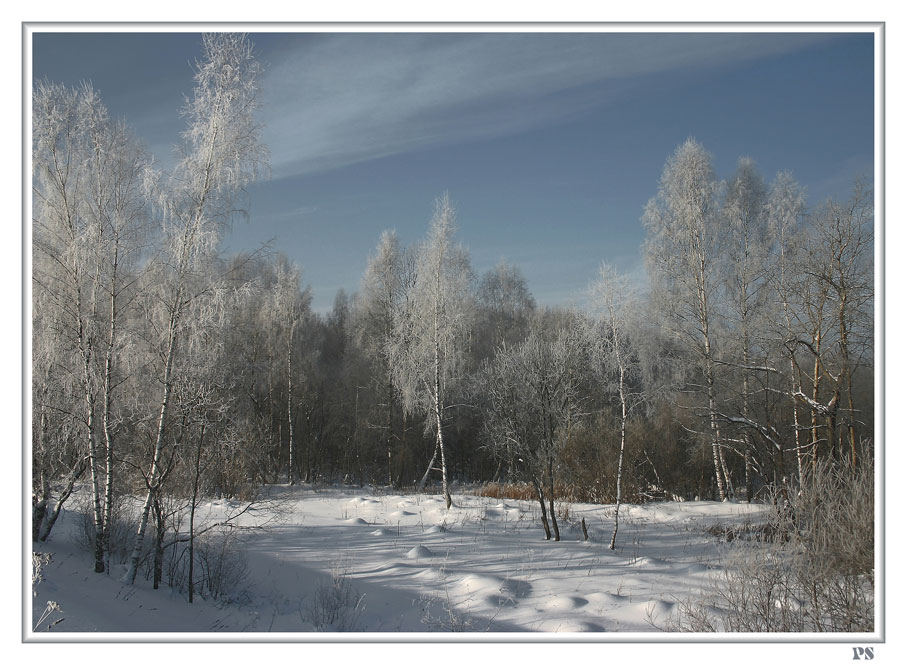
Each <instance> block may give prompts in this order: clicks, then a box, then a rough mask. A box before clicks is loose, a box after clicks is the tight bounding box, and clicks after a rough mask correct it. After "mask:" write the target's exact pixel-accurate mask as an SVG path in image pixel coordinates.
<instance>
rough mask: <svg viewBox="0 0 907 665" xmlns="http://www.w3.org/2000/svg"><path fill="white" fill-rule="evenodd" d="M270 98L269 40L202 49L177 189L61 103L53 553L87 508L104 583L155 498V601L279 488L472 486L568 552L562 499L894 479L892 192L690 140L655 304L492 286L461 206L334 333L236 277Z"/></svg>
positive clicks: (46, 118) (35, 481) (669, 170)
mask: <svg viewBox="0 0 907 665" xmlns="http://www.w3.org/2000/svg"><path fill="white" fill-rule="evenodd" d="M258 73H259V71H258V64H257V62H256V60H255V57H254V54H253V52H252V47H251V44H250V43H249V42H248V40H247V39H246V38H245V37H243V36H240V35H232V34H217V35H207V36H205V41H204V56H203V58H202V60H201V61H200V62H199V63H198V64H197V70H196V75H195V90H194V94H193V95H192V96H190V97H189V98H188V99H187V101H186V106H185V108H184V109H183V116H184V118H185V121H186V128H185V131H184V132H183V134H182V135H181V137H180V148H179V160H178V162H177V164H176V166H175V167H174V168H173V169H172V170H170V171H168V172H162V171H160V170H157V169H156V166H155V163H154V161H153V160H152V158H151V155H149V154H148V152H147V151H146V149H145V148H144V147H143V146H142V144H141V143H140V142H139V141H138V140H137V139H136V138H135V137H134V136H133V135H132V134H131V133H130V129H129V127H128V125H126V124H125V123H124V122H121V121H116V120H114V119H112V118H111V117H110V116H109V114H108V113H107V111H106V109H105V107H104V104H103V102H102V100H101V99H100V98H99V95H98V94H97V93H96V92H95V91H94V90H93V89H92V87H91V86H90V85H88V84H85V85H83V86H81V87H78V88H75V89H72V88H68V87H65V86H62V85H58V84H55V83H52V82H46V81H45V82H38V83H37V84H36V85H35V87H34V94H33V102H32V103H33V114H32V123H33V141H32V151H33V153H32V164H33V172H32V177H33V189H32V192H33V213H32V214H33V228H32V233H33V245H32V266H33V278H32V470H33V474H32V492H33V506H32V508H33V534H34V538H35V539H36V540H45V539H46V538H47V537H48V535H49V534H50V532H51V530H52V529H53V526H54V523H55V520H56V518H57V517H58V516H59V514H60V511H61V509H62V508H63V506H64V505H65V504H66V502H67V500H69V499H70V497H71V496H72V495H73V492H74V491H75V489H76V488H78V487H79V486H80V485H84V486H88V487H90V495H91V524H92V529H93V535H92V538H93V543H94V562H95V570H96V571H97V572H104V571H105V570H108V566H109V558H110V557H109V554H110V553H109V549H110V548H109V542H110V537H111V528H112V525H113V524H114V523H115V522H116V513H117V510H118V505H119V504H120V502H121V499H122V497H125V496H132V497H136V496H138V497H140V500H141V511H140V513H139V520H138V529H137V532H136V533H134V534H132V536H131V540H130V547H131V548H132V551H131V556H130V559H129V560H130V562H131V565H130V567H129V571H128V572H127V578H129V577H131V579H134V578H135V576H136V573H137V570H138V568H139V566H140V565H144V564H143V563H142V562H143V561H146V558H145V557H146V554H145V553H146V552H147V551H148V548H149V547H151V548H152V549H153V550H161V549H162V548H163V547H164V546H165V545H166V544H167V543H168V542H169V541H170V540H171V539H172V538H173V536H174V534H176V533H177V532H179V530H180V529H183V530H185V528H186V525H184V524H183V525H179V524H176V523H175V518H174V516H175V515H177V514H182V513H181V512H180V511H182V510H183V509H184V508H185V507H187V506H188V507H190V508H191V509H194V507H195V506H196V505H197V504H198V502H199V501H200V497H202V496H228V497H237V498H242V499H250V498H252V497H254V496H256V492H257V490H258V488H260V487H262V486H264V485H267V484H275V483H289V484H294V483H311V484H317V485H321V484H335V483H345V484H351V485H357V486H361V485H366V484H371V485H377V486H387V487H393V488H397V489H398V490H399V489H406V488H420V489H421V488H425V487H427V486H430V487H432V488H436V489H435V490H434V491H437V492H440V493H442V494H443V496H444V498H445V500H446V502H447V505H448V506H449V505H450V493H451V488H452V487H453V486H455V485H456V486H464V485H470V486H471V487H470V489H471V490H476V491H481V492H486V493H500V494H501V495H519V496H523V497H528V498H531V499H532V500H533V501H536V502H538V504H539V505H540V507H541V513H542V521H543V522H544V529H545V531H546V534H547V536H548V537H549V538H553V539H554V540H557V539H558V538H559V536H560V534H559V531H558V522H557V515H556V511H555V504H554V502H555V500H559V501H560V500H569V501H583V502H597V503H618V504H619V503H620V502H631V503H641V502H647V501H653V500H660V499H672V498H673V499H678V500H685V499H696V498H698V499H714V500H727V499H736V500H740V501H753V500H767V499H769V498H770V497H771V496H773V494H772V488H776V487H779V486H780V485H781V484H782V483H788V484H792V485H794V486H796V485H798V484H801V483H804V482H806V478H807V477H808V475H809V473H810V469H812V468H815V467H816V466H817V465H821V464H824V463H825V462H826V461H827V460H838V461H842V462H846V463H847V464H849V465H851V468H854V467H855V466H856V465H858V464H860V463H862V464H866V463H867V462H866V460H871V459H872V457H871V456H872V445H873V443H872V441H873V427H874V422H873V410H874V374H873V365H874V356H873V334H874V328H873V319H874V311H873V307H874V299H873V295H874V290H873V280H874V268H873V265H874V239H873V229H874V216H873V209H874V201H873V190H872V187H871V185H870V184H869V183H867V182H864V181H862V180H859V181H856V183H855V184H854V186H853V189H852V192H850V193H849V194H847V195H845V196H842V197H841V198H840V199H839V200H829V201H825V202H809V201H807V198H806V194H805V191H804V189H803V188H802V187H801V186H800V185H798V183H797V181H796V180H795V178H794V176H793V175H792V174H791V173H788V172H781V173H778V174H776V175H769V176H766V175H763V174H762V173H760V172H759V170H758V169H757V167H756V165H755V164H754V163H753V161H751V160H749V159H747V158H741V159H740V160H739V162H738V166H737V169H736V171H734V172H733V173H730V174H724V175H721V174H716V173H715V171H714V168H713V165H712V157H711V155H710V153H709V152H708V151H707V150H706V148H705V147H704V146H702V145H700V144H699V143H697V142H696V141H695V140H692V139H688V140H686V141H685V142H683V143H681V144H680V145H679V147H677V149H676V150H675V151H674V152H673V153H672V154H670V155H668V156H667V158H666V163H665V166H664V170H663V174H662V177H661V180H660V181H659V182H653V183H652V198H651V200H650V201H649V202H648V204H647V205H646V206H645V208H644V211H643V213H642V216H641V220H640V221H639V223H640V224H642V225H643V226H644V228H645V231H646V241H645V245H644V248H643V253H644V257H645V266H646V273H647V276H648V279H647V281H646V282H645V283H641V280H639V279H636V280H634V279H632V278H631V277H630V276H628V275H621V274H618V273H617V272H616V271H615V270H614V269H613V268H611V267H609V266H607V265H603V266H602V268H601V271H600V273H599V274H598V275H590V276H589V280H590V283H591V284H592V286H590V289H589V292H588V293H587V294H577V295H578V297H579V296H581V297H582V300H583V302H585V303H587V306H584V307H582V308H577V307H573V308H568V307H542V306H540V305H538V304H537V303H536V301H535V299H534V297H533V295H532V293H531V292H530V289H529V286H528V284H527V281H526V279H525V278H524V277H523V274H522V273H521V271H520V268H519V267H518V266H516V265H510V264H507V263H501V264H499V265H498V266H496V267H495V268H493V269H491V270H489V271H487V272H485V273H483V274H478V273H477V272H476V271H475V270H474V269H473V268H472V265H471V261H470V256H469V251H468V249H467V248H466V247H464V246H463V245H462V244H460V243H459V242H458V240H457V223H456V210H455V205H454V201H455V198H456V196H455V194H456V193H455V192H452V193H451V194H447V193H443V192H439V197H438V199H437V200H436V201H435V202H434V207H433V208H432V202H430V201H427V202H426V232H425V236H424V239H423V240H422V241H421V242H420V243H418V244H415V245H413V246H406V245H405V244H404V243H402V242H401V240H400V239H399V238H398V236H397V235H396V234H395V232H394V231H392V230H388V231H385V232H384V233H382V234H381V235H380V237H376V238H375V241H376V245H375V249H374V251H373V253H372V254H371V256H369V257H368V258H367V262H366V261H365V257H363V259H364V262H363V265H364V273H363V276H362V281H361V286H360V288H359V290H358V292H357V293H346V292H344V291H342V290H341V291H339V292H338V293H337V295H336V298H335V301H334V305H333V308H332V309H331V311H330V312H328V313H326V314H320V313H316V312H314V311H312V308H311V294H310V291H309V290H308V289H307V287H306V285H305V280H304V268H305V266H298V265H295V264H294V263H293V262H292V261H291V260H290V259H289V258H288V257H286V256H283V255H281V254H280V253H277V252H274V251H272V250H271V249H270V248H267V247H265V248H260V249H252V250H250V251H248V252H245V253H240V254H235V255H228V254H226V253H225V252H224V251H223V250H222V248H221V240H222V238H223V237H224V235H225V233H226V232H227V229H228V228H229V226H230V225H231V224H234V223H236V224H241V223H244V221H243V219H242V217H243V214H242V211H243V209H244V207H245V199H246V190H247V187H248V185H249V184H251V183H252V182H253V181H255V180H256V179H257V178H260V177H263V176H264V175H265V174H266V171H267V159H268V153H267V149H266V148H265V146H263V145H262V143H261V140H260V127H259V125H258V124H257V121H256V115H255V111H256V108H257V105H258V103H259V95H258ZM682 139H683V137H678V140H682ZM602 223H603V224H604V223H606V222H605V220H602ZM606 253H607V252H606V248H602V255H603V256H604V255H606ZM861 460H862V462H861ZM190 512H192V511H190ZM869 518H870V519H871V516H869ZM191 532H192V531H191V528H190V534H191ZM149 543H151V544H150V545H149ZM612 547H613V540H612Z"/></svg>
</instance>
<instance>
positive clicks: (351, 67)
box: [33, 33, 874, 311]
mask: <svg viewBox="0 0 907 665" xmlns="http://www.w3.org/2000/svg"><path fill="white" fill-rule="evenodd" d="M251 38H252V40H253V42H255V44H256V48H257V52H258V54H259V57H260V59H261V61H262V62H263V64H264V66H265V75H264V78H263V81H262V84H263V91H264V104H263V107H262V112H261V120H262V121H263V122H264V124H265V126H266V128H265V132H264V138H265V141H266V143H267V144H268V146H269V148H270V150H271V161H272V167H273V170H272V177H271V179H270V180H269V181H267V182H263V183H260V184H258V185H256V186H255V187H253V188H252V190H251V192H250V194H251V209H250V212H251V216H250V218H249V220H248V222H243V221H240V222H238V223H237V224H236V225H235V227H234V230H233V232H232V233H231V235H230V236H229V237H228V238H227V248H228V249H230V250H239V249H251V248H254V247H256V246H258V245H260V244H261V243H262V242H265V241H267V240H270V239H274V244H273V246H274V248H275V249H277V250H279V251H282V252H284V253H286V254H287V255H288V256H289V257H290V258H291V259H292V260H294V261H296V262H297V263H299V264H300V266H302V268H303V270H304V275H305V279H306V281H307V283H309V284H311V285H312V287H313V292H314V306H315V308H316V309H317V310H320V311H324V310H326V309H329V308H330V306H331V303H332V301H333V298H334V294H335V293H336V291H337V289H338V288H340V287H343V288H345V289H346V290H347V291H355V290H357V288H358V285H359V280H360V278H361V275H362V272H363V270H364V268H365V263H366V260H367V257H368V255H369V253H370V252H371V251H372V250H373V248H374V246H375V244H376V243H377V240H378V237H379V235H380V233H381V231H382V230H383V229H385V228H396V229H397V230H398V232H399V233H400V235H401V237H402V238H403V240H404V241H406V242H416V241H418V239H419V238H421V236H422V235H423V233H424V231H425V229H426V226H427V222H428V220H429V217H430V215H431V209H432V201H433V199H434V198H435V197H437V196H438V195H439V194H441V193H442V192H443V191H445V190H447V191H449V193H450V196H451V198H452V200H453V201H454V203H455V205H456V207H457V210H458V220H459V225H460V239H461V241H462V242H463V243H464V244H466V245H467V246H468V247H469V248H470V250H471V253H472V258H473V264H474V266H475V268H476V269H477V271H479V272H481V271H484V270H487V269H488V268H491V267H492V266H493V265H494V264H495V263H497V262H498V261H499V260H501V259H506V260H508V261H510V262H512V263H515V264H517V265H518V266H519V267H520V268H521V269H522V271H523V272H524V274H525V275H526V276H527V278H528V281H529V286H530V289H531V290H532V291H533V293H534V294H535V295H536V297H537V299H538V300H539V302H541V303H543V304H556V303H567V302H570V301H571V300H576V301H579V300H581V299H582V297H583V292H584V290H585V288H586V286H587V284H588V283H589V282H590V281H591V280H592V279H593V278H594V277H595V274H596V270H597V267H598V265H599V263H600V262H601V261H603V260H606V261H609V262H612V263H614V264H615V265H616V266H617V267H618V268H619V269H621V270H626V271H635V272H640V271H641V258H640V246H641V244H642V241H643V231H642V228H641V225H640V222H639V218H640V215H641V212H642V207H643V205H644V204H645V202H646V201H647V200H648V199H649V198H650V197H651V196H652V195H653V194H654V193H655V190H656V187H657V183H658V178H659V177H660V173H661V169H662V167H663V165H664V162H665V159H666V158H667V156H668V155H669V154H670V153H671V152H672V151H673V150H674V149H675V148H676V146H677V145H678V144H680V143H681V142H682V141H683V140H685V139H686V138H687V137H688V136H693V137H695V138H696V139H697V140H699V141H700V142H702V143H703V144H704V145H705V146H706V147H707V148H708V149H709V150H710V151H711V152H712V153H713V155H714V157H715V167H716V170H717V172H718V173H719V175H721V176H727V175H729V174H730V173H731V172H732V171H733V169H734V167H735V164H736V160H737V158H738V157H740V156H742V155H748V156H750V157H753V158H754V159H755V160H756V162H757V164H758V166H759V167H760V169H761V170H762V172H763V174H764V176H765V178H766V180H770V179H771V178H772V177H773V175H774V173H775V172H776V171H778V170H780V169H787V170H791V171H792V172H793V173H794V176H795V177H796V178H797V179H798V180H799V181H800V182H801V183H802V184H804V185H806V186H807V189H808V193H809V198H810V202H811V203H817V202H819V201H821V200H823V199H825V198H827V197H831V196H842V197H843V196H846V195H847V193H848V190H849V188H850V186H851V184H852V182H853V179H854V177H855V176H857V175H860V174H871V173H872V167H873V101H874V100H873V36H872V35H871V34H820V33H808V34H784V33H777V34H771V33H736V34H678V33H667V34H627V33H624V34H607V33H582V34H514V33H467V34H449V33H448V34H380V33H364V34H363V33H345V34H285V33H279V34H278V33H270V34H253V35H251ZM200 50H201V39H200V36H199V35H197V34H191V33H183V34H166V33H131V34H111V33H106V34H105V33H102V34H87V33H82V34H78V33H65V34H64V33H58V34H52V33H38V34H35V35H34V42H33V74H34V76H35V78H44V77H46V78H48V79H50V80H54V81H61V82H64V83H67V84H70V85H75V84H77V83H78V82H80V81H83V80H85V81H89V80H90V81H91V82H92V83H93V84H94V86H95V87H96V88H98V89H99V91H100V93H101V96H102V98H103V99H104V101H105V103H106V104H107V106H108V108H109V109H110V110H111V113H112V114H113V115H115V116H117V117H124V118H126V120H127V121H128V122H129V123H130V124H131V125H132V126H133V128H134V129H135V131H136V133H137V134H138V135H139V136H140V137H141V138H142V139H143V140H144V141H145V142H146V143H147V144H148V145H149V147H150V149H151V150H152V152H153V153H154V154H155V155H156V158H157V161H158V163H159V164H161V165H163V166H166V165H167V163H168V162H169V160H170V148H171V146H172V145H173V144H174V143H175V142H176V140H177V137H178V133H179V131H180V130H181V128H182V124H181V120H180V116H179V109H180V107H181V104H182V100H183V96H184V95H188V94H189V93H190V92H191V89H192V70H191V67H190V63H191V62H192V61H193V60H194V59H196V58H198V57H199V56H200Z"/></svg>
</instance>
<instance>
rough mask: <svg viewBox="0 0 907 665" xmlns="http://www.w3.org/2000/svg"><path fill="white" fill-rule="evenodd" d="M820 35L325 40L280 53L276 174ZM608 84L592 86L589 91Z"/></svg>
mask: <svg viewBox="0 0 907 665" xmlns="http://www.w3.org/2000/svg"><path fill="white" fill-rule="evenodd" d="M824 38H826V36H824V35H820V34H810V35H790V34H746V33H745V34H703V35H683V34H658V35H654V34H595V33H583V34H507V33H493V34H487V33H485V34H470V33H466V34H430V33H429V34H362V33H359V34H318V35H305V34H300V35H294V36H293V37H292V38H290V39H288V40H287V41H286V42H285V44H284V45H283V46H282V48H279V49H278V50H276V51H275V52H273V53H272V54H271V60H272V62H271V63H270V64H269V66H268V70H267V75H266V78H265V80H264V88H265V100H264V101H265V104H264V112H265V116H264V120H265V123H266V130H265V141H266V142H267V143H268V144H269V145H270V146H271V150H272V165H273V167H274V176H275V177H284V176H290V175H295V174H301V173H311V172H317V171H322V170H325V169H330V168H334V167H338V166H343V165H346V164H351V163H355V162H359V161H364V160H368V159H373V158H376V157H381V156H386V155H391V154H397V153H401V152H406V151H410V150H417V149H420V148H423V147H427V146H432V145H438V144H443V143H447V142H451V141H456V140H462V139H473V138H483V137H491V136H499V135H502V134H507V133H513V132H518V131H521V130H524V129H528V128H531V127H537V126H542V125H545V124H548V123H553V122H560V121H563V120H565V119H569V118H570V117H573V116H574V115H575V114H578V113H582V112H584V111H586V110H588V109H589V108H592V107H594V106H596V105H601V104H606V103H609V102H611V101H613V100H614V99H615V98H616V97H617V96H618V95H620V94H622V93H621V87H620V82H621V81H622V80H627V79H631V78H632V77H637V76H643V75H647V74H654V73H659V72H670V71H681V70H691V69H694V68H707V67H713V66H724V65H728V64H733V63H736V62H742V61H745V60H748V59H753V58H757V57H763V56H769V55H774V54H779V53H784V52H787V51H791V50H795V49H797V48H802V47H804V46H807V45H809V44H811V43H814V42H815V41H817V40H820V39H824ZM603 82H604V83H606V85H595V86H590V85H588V84H600V83H603Z"/></svg>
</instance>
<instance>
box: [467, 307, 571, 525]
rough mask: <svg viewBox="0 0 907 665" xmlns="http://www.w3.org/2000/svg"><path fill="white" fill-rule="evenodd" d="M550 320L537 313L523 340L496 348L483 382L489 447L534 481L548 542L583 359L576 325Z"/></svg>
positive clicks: (484, 372)
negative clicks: (562, 457) (557, 481)
mask: <svg viewBox="0 0 907 665" xmlns="http://www.w3.org/2000/svg"><path fill="white" fill-rule="evenodd" d="M546 318H547V320H546ZM551 318H552V317H550V316H549V317H545V316H543V315H541V314H540V315H537V316H536V317H535V318H534V319H533V321H532V323H531V325H530V330H529V331H528V334H527V336H526V339H525V340H524V341H523V342H521V343H520V344H518V345H516V346H512V347H509V346H507V345H506V344H504V345H502V346H501V347H499V349H498V351H497V353H496V354H495V356H494V358H493V359H492V360H490V361H488V362H486V364H485V365H484V369H483V375H484V376H483V378H482V384H483V387H484V390H485V391H486V419H485V422H486V428H487V437H488V439H489V442H490V445H491V447H492V449H493V450H494V451H495V454H497V455H499V456H501V455H505V456H508V457H510V458H511V460H512V464H513V467H514V468H515V469H517V470H519V472H520V473H522V474H523V475H524V476H525V477H526V478H528V480H529V481H530V482H531V483H532V485H533V487H534V488H535V491H536V496H537V498H538V501H539V506H540V508H541V521H542V527H543V529H544V530H545V539H546V540H550V539H551V536H552V529H553V532H554V540H555V541H558V540H560V530H559V528H558V524H557V515H556V513H555V509H554V498H555V491H556V471H557V465H558V457H559V454H560V451H561V450H563V447H564V445H565V444H566V442H567V439H568V438H569V436H570V430H571V427H573V426H574V425H575V424H576V422H577V421H578V419H579V417H580V416H581V413H580V410H579V409H580V404H581V401H582V391H581V378H582V376H583V372H582V365H583V363H584V361H585V360H586V359H585V358H583V344H582V342H583V339H582V334H581V330H580V327H579V325H577V324H576V322H575V321H570V320H568V321H567V322H566V324H563V323H561V324H557V322H554V321H552V320H551ZM546 501H547V507H546ZM549 518H550V520H551V525H550V526H549Z"/></svg>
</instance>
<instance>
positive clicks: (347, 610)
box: [303, 567, 365, 632]
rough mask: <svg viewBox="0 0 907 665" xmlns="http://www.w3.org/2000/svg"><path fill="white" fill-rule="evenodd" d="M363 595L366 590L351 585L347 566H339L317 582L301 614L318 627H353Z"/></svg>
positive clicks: (349, 629) (343, 628)
mask: <svg viewBox="0 0 907 665" xmlns="http://www.w3.org/2000/svg"><path fill="white" fill-rule="evenodd" d="M364 599H365V594H360V593H358V592H357V591H356V589H354V588H353V585H352V584H351V583H350V580H349V577H348V576H347V571H346V569H344V568H342V567H338V568H335V569H334V570H332V571H331V580H330V582H324V581H321V582H319V583H318V586H317V587H316V588H315V595H314V596H313V597H312V599H311V601H310V602H309V604H308V607H307V608H306V612H305V615H306V616H304V617H303V618H304V619H308V621H309V622H310V623H311V624H312V625H313V626H314V627H315V630H317V631H328V630H330V631H337V632H349V631H352V630H356V624H357V622H358V620H359V616H360V614H361V613H362V610H363V603H362V601H363V600H364Z"/></svg>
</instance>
